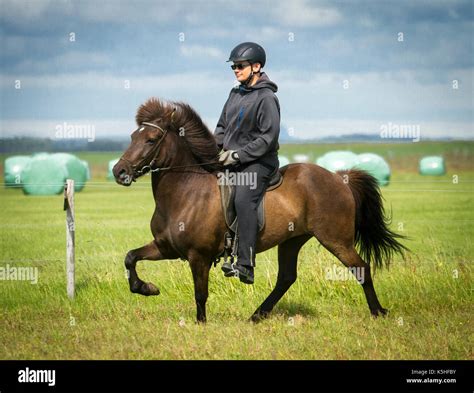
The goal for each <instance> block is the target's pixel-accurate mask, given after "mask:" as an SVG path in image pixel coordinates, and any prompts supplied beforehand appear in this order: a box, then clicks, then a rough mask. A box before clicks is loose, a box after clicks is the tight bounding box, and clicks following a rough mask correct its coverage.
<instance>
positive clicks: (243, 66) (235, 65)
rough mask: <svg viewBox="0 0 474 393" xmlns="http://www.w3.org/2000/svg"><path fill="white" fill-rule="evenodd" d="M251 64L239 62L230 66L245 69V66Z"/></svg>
mask: <svg viewBox="0 0 474 393" xmlns="http://www.w3.org/2000/svg"><path fill="white" fill-rule="evenodd" d="M249 65H250V63H245V64H244V63H238V64H233V65H231V66H230V68H232V69H233V70H235V69H237V70H243V69H244V68H247V67H248V66H249Z"/></svg>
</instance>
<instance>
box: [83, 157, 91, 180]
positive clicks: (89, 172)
mask: <svg viewBox="0 0 474 393" xmlns="http://www.w3.org/2000/svg"><path fill="white" fill-rule="evenodd" d="M81 162H82V165H84V168H86V180H90V179H91V170H90V168H89V163H88V162H87V161H85V160H81Z"/></svg>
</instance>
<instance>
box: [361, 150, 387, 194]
mask: <svg viewBox="0 0 474 393" xmlns="http://www.w3.org/2000/svg"><path fill="white" fill-rule="evenodd" d="M358 159H359V163H358V164H357V165H356V166H355V168H358V169H363V170H364V171H367V172H368V173H370V174H371V175H372V176H373V177H375V178H376V179H377V182H378V183H379V185H380V186H387V185H388V183H389V182H390V165H388V163H387V161H385V160H384V159H383V157H381V156H379V155H377V154H373V153H363V154H359V155H358Z"/></svg>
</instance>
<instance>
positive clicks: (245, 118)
mask: <svg viewBox="0 0 474 393" xmlns="http://www.w3.org/2000/svg"><path fill="white" fill-rule="evenodd" d="M265 60H266V54H265V50H264V49H263V48H262V47H261V46H260V45H258V44H256V43H253V42H244V43H241V44H239V45H237V46H236V47H235V48H234V49H233V50H232V52H231V53H230V56H229V60H228V61H232V62H233V63H234V64H233V65H232V66H231V68H232V69H233V70H234V73H235V76H236V78H237V80H238V81H239V82H240V84H239V85H238V86H237V87H234V88H233V89H232V90H231V92H230V94H229V98H228V99H227V102H226V103H225V105H224V108H223V110H222V114H221V116H220V118H219V121H218V123H217V127H216V131H215V133H214V135H215V138H216V142H217V145H218V147H219V149H223V150H222V151H221V153H220V158H219V161H220V162H222V164H223V165H224V166H230V169H231V170H232V171H235V172H248V175H250V176H242V177H240V179H249V178H250V179H251V178H253V179H256V184H237V186H236V190H235V210H236V213H237V218H238V223H237V233H238V238H239V241H238V259H237V262H236V263H235V264H233V265H231V264H230V263H229V262H227V263H224V265H223V266H222V270H223V271H224V273H225V275H226V276H227V277H233V276H236V277H239V279H240V281H242V282H244V283H246V284H253V282H254V272H253V268H254V266H255V254H256V253H255V249H256V242H257V234H258V222H257V208H258V205H259V203H260V201H261V200H262V198H263V195H264V193H265V190H266V188H267V184H268V182H269V180H270V179H271V177H272V175H273V174H274V173H275V171H276V170H278V166H279V163H278V153H277V152H278V148H279V144H278V136H279V134H280V104H279V102H278V98H277V97H276V95H275V93H276V91H277V90H278V87H277V85H276V84H275V83H273V82H272V81H271V80H270V79H269V78H268V76H267V75H266V74H265V73H264V72H263V71H262V68H263V67H264V66H265ZM252 175H253V176H252Z"/></svg>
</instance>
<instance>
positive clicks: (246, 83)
mask: <svg viewBox="0 0 474 393" xmlns="http://www.w3.org/2000/svg"><path fill="white" fill-rule="evenodd" d="M253 75H254V74H253V70H251V71H250V75H249V77H248V78H247V79H246V80H245V81H244V83H242V84H243V85H244V86H248V84H249V83H250V81H251V80H252V78H253Z"/></svg>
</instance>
